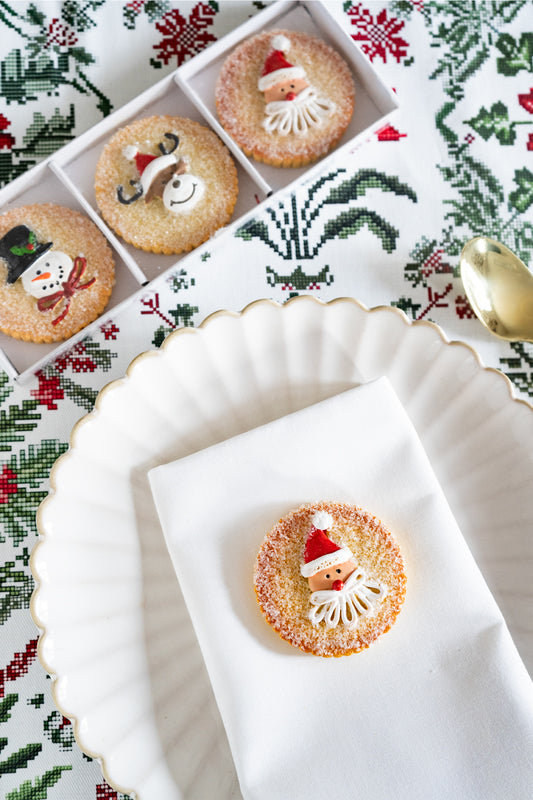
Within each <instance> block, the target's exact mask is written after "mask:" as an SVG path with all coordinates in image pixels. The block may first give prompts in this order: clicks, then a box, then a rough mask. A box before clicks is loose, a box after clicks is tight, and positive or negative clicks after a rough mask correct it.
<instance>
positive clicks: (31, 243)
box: [0, 203, 115, 342]
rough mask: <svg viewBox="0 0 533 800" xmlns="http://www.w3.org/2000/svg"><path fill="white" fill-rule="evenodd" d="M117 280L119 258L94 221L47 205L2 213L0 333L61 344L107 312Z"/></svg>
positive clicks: (23, 207)
mask: <svg viewBox="0 0 533 800" xmlns="http://www.w3.org/2000/svg"><path fill="white" fill-rule="evenodd" d="M114 282H115V265H114V259H113V254H112V251H111V248H110V247H109V244H108V243H107V240H106V239H105V237H104V236H103V235H102V233H101V232H100V231H99V230H98V228H97V227H96V225H95V224H94V222H92V221H91V220H90V219H89V218H88V217H86V216H84V215H83V214H80V213H79V212H78V211H74V210H73V209H71V208H65V207H63V206H58V205H54V204H53V203H41V204H38V203H36V204H33V205H27V206H19V207H18V208H14V209H11V210H10V211H6V212H5V213H4V214H2V215H0V330H2V331H3V332H4V333H7V334H8V335H9V336H13V337H14V338H16V339H24V340H26V341H31V342H59V341H62V340H64V339H68V338H69V337H70V336H72V335H73V334H74V333H76V332H77V331H79V330H80V329H81V328H84V327H85V326H86V325H88V324H89V322H92V321H93V320H94V319H96V318H97V317H98V316H99V315H100V314H101V313H102V311H103V310H104V308H105V306H106V305H107V302H108V300H109V297H110V295H111V291H112V289H113V285H114Z"/></svg>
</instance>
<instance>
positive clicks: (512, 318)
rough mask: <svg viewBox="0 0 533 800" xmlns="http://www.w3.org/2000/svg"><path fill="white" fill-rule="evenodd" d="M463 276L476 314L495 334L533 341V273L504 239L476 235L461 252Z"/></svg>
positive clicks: (511, 340) (507, 337)
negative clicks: (502, 240)
mask: <svg viewBox="0 0 533 800" xmlns="http://www.w3.org/2000/svg"><path fill="white" fill-rule="evenodd" d="M460 265H461V279H462V281H463V285H464V288H465V292H466V296H467V297H468V300H469V302H470V305H471V306H472V308H473V310H474V312H475V314H476V316H477V317H478V319H479V320H480V321H481V322H482V323H483V325H484V326H485V327H486V328H487V330H489V331H490V332H491V333H493V334H495V336H499V337H500V339H506V340H507V341H510V342H533V274H532V273H531V272H530V271H529V269H528V268H527V267H526V265H525V264H524V263H523V262H522V261H520V259H519V258H518V256H517V255H515V253H513V252H512V250H509V248H508V247H505V245H503V244H500V242H496V241H494V239H489V238H488V237H486V236H476V237H475V238H474V239H471V240H470V241H469V242H467V243H466V245H465V246H464V248H463V252H462V253H461V262H460Z"/></svg>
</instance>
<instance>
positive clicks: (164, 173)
mask: <svg viewBox="0 0 533 800" xmlns="http://www.w3.org/2000/svg"><path fill="white" fill-rule="evenodd" d="M165 137H166V138H167V139H168V140H169V141H170V142H171V143H172V144H171V146H170V147H169V149H168V150H167V148H166V147H165V145H164V144H163V143H160V144H159V150H160V152H161V155H160V156H155V155H152V154H151V153H140V152H139V150H138V149H137V148H136V147H134V146H133V145H129V146H128V147H125V148H124V150H123V155H124V156H125V158H127V159H128V160H129V161H134V162H135V166H136V168H137V172H138V173H139V179H138V180H133V181H130V186H131V187H132V188H133V190H134V192H133V194H132V195H130V196H129V197H128V196H126V194H125V191H124V187H123V186H122V185H120V186H118V187H117V198H118V200H119V202H120V203H122V204H123V205H129V204H130V203H134V202H135V201H136V200H139V199H140V198H141V197H143V198H144V201H145V203H149V202H150V201H151V200H153V198H154V197H159V199H160V200H162V201H163V205H164V206H165V208H166V209H167V211H171V212H172V213H173V214H183V213H185V212H187V211H190V210H191V209H193V208H194V207H195V206H196V205H197V203H198V202H199V200H200V199H201V198H202V196H203V194H204V190H205V185H204V182H203V181H202V179H201V178H199V177H198V176H197V175H193V174H192V173H191V172H190V165H189V162H188V161H187V159H186V158H183V157H182V156H177V155H176V153H175V151H176V150H177V148H178V145H179V136H177V135H176V134H175V133H165Z"/></svg>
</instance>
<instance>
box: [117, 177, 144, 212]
mask: <svg viewBox="0 0 533 800" xmlns="http://www.w3.org/2000/svg"><path fill="white" fill-rule="evenodd" d="M130 186H132V187H133V188H134V189H135V194H132V195H131V197H125V196H124V187H123V186H122V184H120V186H117V198H118V201H119V203H122V204H123V205H125V206H128V205H129V204H130V203H133V202H134V201H135V200H138V199H139V197H142V194H143V191H144V190H143V187H142V184H141V182H140V181H130Z"/></svg>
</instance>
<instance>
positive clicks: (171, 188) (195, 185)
mask: <svg viewBox="0 0 533 800" xmlns="http://www.w3.org/2000/svg"><path fill="white" fill-rule="evenodd" d="M204 189H205V187H204V182H203V181H202V179H201V178H198V177H197V176H196V175H192V174H191V173H190V172H184V173H182V174H181V175H179V174H175V175H173V176H172V178H171V179H170V180H169V182H168V183H167V185H166V186H165V189H164V191H163V203H164V205H165V208H167V209H168V210H169V211H172V212H173V213H174V214H183V213H184V212H186V211H190V210H191V209H192V208H194V206H195V205H196V204H197V203H198V202H199V200H200V199H201V198H202V196H203V194H204Z"/></svg>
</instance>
